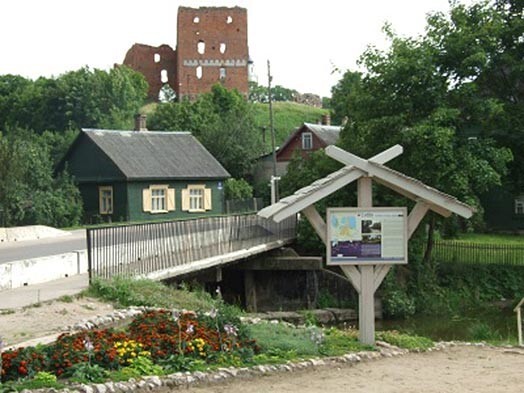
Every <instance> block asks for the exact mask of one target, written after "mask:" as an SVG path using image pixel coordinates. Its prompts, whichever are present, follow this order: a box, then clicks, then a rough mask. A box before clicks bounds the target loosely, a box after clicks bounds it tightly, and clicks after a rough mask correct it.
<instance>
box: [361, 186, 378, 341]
mask: <svg viewBox="0 0 524 393" xmlns="http://www.w3.org/2000/svg"><path fill="white" fill-rule="evenodd" d="M357 184H358V191H357V192H358V194H357V198H358V207H372V206H373V194H372V193H373V188H372V181H371V178H370V177H361V178H360V179H358V183H357ZM359 268H360V293H359V295H358V336H359V340H360V342H361V343H362V344H369V345H373V344H375V300H374V298H375V296H374V295H375V274H374V273H375V265H361V266H359Z"/></svg>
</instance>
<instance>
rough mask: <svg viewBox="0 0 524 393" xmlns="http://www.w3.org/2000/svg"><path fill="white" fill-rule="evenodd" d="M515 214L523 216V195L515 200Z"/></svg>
mask: <svg viewBox="0 0 524 393" xmlns="http://www.w3.org/2000/svg"><path fill="white" fill-rule="evenodd" d="M515 214H518V215H524V194H523V195H519V196H518V197H516V198H515Z"/></svg>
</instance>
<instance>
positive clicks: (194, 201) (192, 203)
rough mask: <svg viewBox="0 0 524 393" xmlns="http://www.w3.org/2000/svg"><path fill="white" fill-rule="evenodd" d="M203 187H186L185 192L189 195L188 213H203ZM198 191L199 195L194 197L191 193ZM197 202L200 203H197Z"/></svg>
mask: <svg viewBox="0 0 524 393" xmlns="http://www.w3.org/2000/svg"><path fill="white" fill-rule="evenodd" d="M205 187H206V186H205V185H189V186H187V192H188V195H189V210H188V211H189V212H190V213H194V212H205V211H206V209H205V204H204V198H205ZM195 191H198V192H199V194H200V195H196V193H194V194H193V195H191V194H192V192H195ZM198 201H200V202H199V203H198ZM195 204H199V205H200V206H195Z"/></svg>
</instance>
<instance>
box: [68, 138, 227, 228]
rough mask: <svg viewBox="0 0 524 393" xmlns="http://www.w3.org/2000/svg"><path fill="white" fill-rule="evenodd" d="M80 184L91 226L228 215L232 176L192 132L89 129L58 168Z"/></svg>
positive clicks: (76, 140)
mask: <svg viewBox="0 0 524 393" xmlns="http://www.w3.org/2000/svg"><path fill="white" fill-rule="evenodd" d="M65 167H67V169H68V171H69V172H70V173H71V174H72V175H73V176H74V178H75V181H76V182H77V184H78V187H79V189H80V193H81V194H82V199H83V202H84V214H85V220H86V222H97V221H145V220H147V221H150V220H156V219H161V220H165V219H175V218H189V217H195V216H197V215H199V216H200V215H205V214H211V215H215V214H221V213H222V212H223V198H224V193H223V184H224V180H225V179H227V178H229V177H230V175H229V173H228V172H227V171H226V170H225V169H224V167H222V165H220V163H219V162H218V161H217V160H216V159H215V157H213V156H212V155H211V153H209V152H208V151H207V150H206V149H205V147H204V146H202V144H201V143H200V142H199V141H198V140H197V139H196V138H195V137H194V136H192V135H191V133H189V132H162V131H110V130H94V129H84V130H82V131H81V133H80V134H79V135H78V137H77V138H76V139H75V141H74V142H73V144H72V145H71V147H70V148H69V150H68V152H67V153H66V155H65V156H64V158H63V159H62V161H61V163H60V164H59V166H58V170H61V169H63V168H65Z"/></svg>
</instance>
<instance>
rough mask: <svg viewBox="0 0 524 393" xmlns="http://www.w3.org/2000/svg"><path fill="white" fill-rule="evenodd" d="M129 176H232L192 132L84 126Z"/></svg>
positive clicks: (91, 136) (91, 137) (200, 177)
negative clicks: (123, 129) (91, 127)
mask: <svg viewBox="0 0 524 393" xmlns="http://www.w3.org/2000/svg"><path fill="white" fill-rule="evenodd" d="M82 131H83V132H84V133H85V135H86V136H87V137H88V138H89V139H91V140H92V141H93V142H94V143H95V144H96V145H97V146H98V147H99V148H100V149H101V150H102V151H103V152H104V153H105V154H107V156H108V157H109V158H110V159H111V160H112V161H113V162H114V163H115V165H116V166H117V167H118V168H119V169H120V170H121V171H122V172H123V173H124V175H125V176H126V177H127V178H128V179H135V180H138V179H175V178H176V179H224V178H228V177H231V175H230V174H229V173H228V172H227V171H226V170H225V169H224V167H223V166H222V165H221V164H220V163H219V162H218V161H217V160H216V158H215V157H213V156H212V155H211V153H209V152H208V151H207V150H206V148H205V147H204V146H203V145H202V144H201V143H200V142H199V141H198V140H197V139H196V138H195V137H194V136H193V135H191V133H189V132H167V131H166V132H164V131H141V132H138V131H110V130H93V129H83V130H82Z"/></svg>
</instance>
